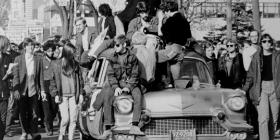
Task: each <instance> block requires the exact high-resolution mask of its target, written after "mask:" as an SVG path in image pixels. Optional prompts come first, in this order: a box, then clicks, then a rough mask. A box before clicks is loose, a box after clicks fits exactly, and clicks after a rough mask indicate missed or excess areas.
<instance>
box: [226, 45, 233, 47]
mask: <svg viewBox="0 0 280 140" xmlns="http://www.w3.org/2000/svg"><path fill="white" fill-rule="evenodd" d="M234 46H235V45H227V47H234Z"/></svg>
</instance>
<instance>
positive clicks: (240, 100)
mask: <svg viewBox="0 0 280 140" xmlns="http://www.w3.org/2000/svg"><path fill="white" fill-rule="evenodd" d="M226 105H227V106H228V108H229V109H230V110H232V111H240V110H242V109H244V108H245V106H246V101H245V98H244V97H241V96H234V97H231V98H229V99H228V100H227V102H226Z"/></svg>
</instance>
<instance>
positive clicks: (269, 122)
mask: <svg viewBox="0 0 280 140" xmlns="http://www.w3.org/2000/svg"><path fill="white" fill-rule="evenodd" d="M272 46H273V39H272V37H271V36H270V35H269V34H264V35H262V37H261V47H262V50H260V49H259V50H258V51H257V52H256V53H255V54H254V55H253V58H252V62H251V65H250V67H249V70H248V73H247V78H246V83H245V85H244V87H243V90H244V91H248V94H249V97H250V99H251V100H252V102H253V104H254V106H255V107H256V109H257V111H258V122H259V138H260V140H272V139H274V134H275V131H276V128H277V127H276V126H277V121H278V113H279V101H280V100H279V99H280V73H279V72H280V55H279V52H277V51H274V48H273V47H272Z"/></svg>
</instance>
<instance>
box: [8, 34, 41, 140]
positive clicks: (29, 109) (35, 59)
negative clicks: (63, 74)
mask: <svg viewBox="0 0 280 140" xmlns="http://www.w3.org/2000/svg"><path fill="white" fill-rule="evenodd" d="M22 46H23V48H24V52H23V54H21V55H20V56H18V57H16V59H15V63H17V64H18V65H17V66H16V67H15V69H14V77H13V86H14V89H15V93H14V94H15V98H16V99H19V117H20V123H21V127H22V135H21V138H20V140H27V136H28V134H31V136H32V139H34V140H40V139H41V135H40V134H38V125H37V121H38V119H37V114H38V110H37V109H38V97H41V98H42V100H45V99H46V93H45V90H44V81H43V71H42V70H43V65H42V58H41V56H38V55H34V47H35V44H34V41H33V40H32V39H31V38H25V39H24V41H23V43H22Z"/></svg>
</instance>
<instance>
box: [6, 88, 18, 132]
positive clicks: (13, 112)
mask: <svg viewBox="0 0 280 140" xmlns="http://www.w3.org/2000/svg"><path fill="white" fill-rule="evenodd" d="M10 93H11V94H10V98H9V101H8V110H7V119H6V132H9V131H11V126H12V123H13V120H14V119H15V118H17V116H18V114H19V110H18V100H16V99H15V98H14V96H13V94H14V93H13V92H12V91H11V92H10Z"/></svg>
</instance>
